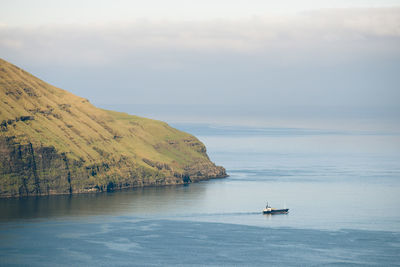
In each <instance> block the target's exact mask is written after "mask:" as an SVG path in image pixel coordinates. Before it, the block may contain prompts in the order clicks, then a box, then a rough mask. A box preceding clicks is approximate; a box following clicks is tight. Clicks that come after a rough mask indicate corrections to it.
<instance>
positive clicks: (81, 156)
mask: <svg viewBox="0 0 400 267" xmlns="http://www.w3.org/2000/svg"><path fill="white" fill-rule="evenodd" d="M110 90H112V88H110ZM226 176H227V175H226V171H225V169H224V168H223V167H221V166H216V165H215V164H214V163H213V162H211V161H210V159H209V158H208V156H207V153H206V147H205V146H204V144H203V143H201V142H200V141H199V140H198V139H197V138H196V137H194V136H193V135H190V134H188V133H185V132H182V131H179V130H177V129H174V128H172V127H170V126H169V125H168V124H167V123H165V122H162V121H157V120H152V119H147V118H142V117H138V116H133V115H129V114H127V113H121V112H116V111H109V110H104V109H100V108H97V107H95V106H93V105H92V104H91V103H90V102H89V101H88V100H87V99H84V98H81V97H78V96H76V95H73V94H72V93H69V92H67V91H65V90H62V89H59V88H57V87H54V86H52V85H50V84H48V83H46V82H44V81H42V80H40V79H38V78H37V77H35V76H33V75H31V74H29V73H28V72H26V71H24V70H22V69H20V68H18V67H17V66H15V65H13V64H11V63H9V62H7V61H5V60H2V59H0V197H20V196H37V195H53V194H74V193H85V192H103V191H110V190H116V189H123V188H131V187H142V186H161V185H175V184H185V183H191V182H196V181H199V180H207V179H210V178H222V177H226Z"/></svg>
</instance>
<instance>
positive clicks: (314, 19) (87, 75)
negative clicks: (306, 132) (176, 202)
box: [0, 0, 400, 112]
mask: <svg viewBox="0 0 400 267" xmlns="http://www.w3.org/2000/svg"><path fill="white" fill-rule="evenodd" d="M0 57H2V58H4V59H6V60H8V61H10V62H12V63H14V64H16V65H19V66H20V67H22V68H25V69H27V70H28V71H30V72H31V73H33V74H34V75H37V76H39V77H40V78H42V79H44V80H45V81H48V82H50V83H52V84H54V85H56V86H58V87H61V88H64V89H67V90H69V91H71V92H73V93H75V94H78V95H80V96H83V97H87V98H89V99H90V100H91V102H92V103H95V104H110V105H116V104H159V103H163V104H170V105H183V104H184V105H189V106H190V105H204V106H207V105H229V106H233V107H235V106H240V107H241V109H242V110H246V108H248V109H252V108H253V109H254V107H257V108H256V110H263V108H265V109H264V110H268V109H269V108H270V107H275V109H282V110H286V109H287V110H289V109H291V108H294V107H311V106H314V107H326V108H332V107H333V108H335V107H339V109H342V110H343V109H346V108H347V109H350V108H355V109H359V110H364V111H365V110H376V111H379V110H383V109H390V110H392V111H393V110H395V111H397V112H399V111H400V107H399V99H400V1H393V0H392V1H390V0H387V1H385V0H379V1H378V0H370V1H368V0H365V1H350V0H336V1H327V0H308V1H299V0H292V1H289V0H286V1H282V0H280V1H268V0H247V1H244V0H243V1H235V0H202V1H191V0H169V1H165V0H164V1H156V0H148V1H99V0H97V1H54V0H48V1H29V0H25V1H22V0H12V1H4V0H3V1H1V0H0ZM314 110H315V109H314Z"/></svg>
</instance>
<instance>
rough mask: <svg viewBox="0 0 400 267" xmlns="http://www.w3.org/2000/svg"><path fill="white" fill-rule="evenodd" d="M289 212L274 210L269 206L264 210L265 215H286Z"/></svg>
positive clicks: (287, 210)
mask: <svg viewBox="0 0 400 267" xmlns="http://www.w3.org/2000/svg"><path fill="white" fill-rule="evenodd" d="M288 212H289V209H273V208H271V207H270V206H269V205H268V202H267V206H266V207H265V209H263V214H286V213H288Z"/></svg>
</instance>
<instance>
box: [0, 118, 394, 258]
mask: <svg viewBox="0 0 400 267" xmlns="http://www.w3.org/2000/svg"><path fill="white" fill-rule="evenodd" d="M174 126H175V127H177V128H180V129H182V130H185V131H188V132H191V133H193V134H196V135H197V136H198V137H199V138H200V139H201V140H202V141H203V142H204V143H205V144H206V145H207V148H208V153H209V155H210V157H211V159H212V160H213V161H215V162H216V163H217V164H218V165H223V166H225V167H226V169H227V171H228V173H229V175H230V177H228V178H226V179H217V180H212V181H206V182H200V183H197V184H191V185H188V186H171V187H163V188H161V187H160V188H143V189H134V190H126V191H120V192H112V193H104V194H87V195H76V196H51V197H39V198H25V199H2V200H0V265H30V266H35V265H36V266H57V265H85V266H86V265H97V266H109V265H145V266H160V265H247V266H257V265H258V266H265V265H273V266H288V265H289V266H310V265H360V266H365V265H377V266H393V265H399V262H400V208H399V207H400V135H399V134H398V133H396V132H385V131H343V130H318V129H298V128H248V127H227V126H224V127H222V126H215V125H214V126H210V125H195V124H176V125H174ZM267 201H268V202H269V204H270V205H271V206H273V207H277V208H280V207H284V206H286V207H287V208H289V209H290V212H289V214H287V215H273V216H271V215H262V214H261V210H262V209H263V207H264V206H265V204H266V202H267Z"/></svg>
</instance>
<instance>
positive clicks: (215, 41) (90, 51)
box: [0, 8, 400, 64]
mask: <svg viewBox="0 0 400 267" xmlns="http://www.w3.org/2000/svg"><path fill="white" fill-rule="evenodd" d="M399 39H400V8H366V9H322V10H318V11H309V12H303V13H300V14H297V15H293V16H280V17H253V18H251V19H239V20H228V19H220V20H218V19H213V20H209V21H179V20H178V21H173V20H166V21H157V20H135V21H130V22H115V23H106V24H88V25H58V26H52V25H48V26H41V27H9V26H7V25H2V26H1V27H0V48H1V51H2V54H3V55H2V56H7V54H13V55H15V56H17V55H18V54H21V55H23V56H24V57H27V58H32V59H33V60H56V61H63V62H71V61H81V62H82V61H83V62H86V63H87V64H101V63H103V64H107V62H109V61H110V60H115V59H121V58H124V57H126V55H136V56H139V57H140V54H141V53H143V51H153V52H157V51H158V52H159V53H162V52H165V51H178V52H179V51H180V52H185V53H218V52H223V53H227V52H230V53H244V54H260V53H268V52H271V53H276V52H277V51H282V52H289V51H293V50H297V49H300V51H301V49H303V48H306V47H307V48H308V49H314V48H315V47H317V48H318V47H324V46H325V47H326V46H337V45H338V46H341V45H342V43H347V44H348V43H356V44H357V45H359V46H360V45H361V46H368V43H367V42H368V41H370V40H372V41H379V40H386V41H387V40H389V41H388V44H390V42H392V43H393V42H394V43H396V44H399ZM393 40H394V41H393ZM363 42H364V43H363Z"/></svg>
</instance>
